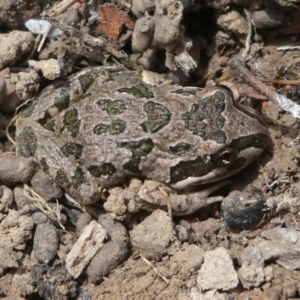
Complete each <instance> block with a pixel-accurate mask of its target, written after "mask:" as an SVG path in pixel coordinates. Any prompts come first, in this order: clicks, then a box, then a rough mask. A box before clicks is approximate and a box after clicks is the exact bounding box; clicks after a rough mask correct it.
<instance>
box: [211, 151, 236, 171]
mask: <svg viewBox="0 0 300 300" xmlns="http://www.w3.org/2000/svg"><path fill="white" fill-rule="evenodd" d="M237 154H238V153H237V149H236V148H233V147H226V148H225V149H223V150H222V151H221V152H219V153H216V154H214V155H212V156H211V157H210V164H211V166H212V168H213V169H215V168H218V167H224V166H227V165H228V164H231V163H232V162H233V161H234V160H235V159H236V157H237Z"/></svg>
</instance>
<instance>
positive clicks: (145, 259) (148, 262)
mask: <svg viewBox="0 0 300 300" xmlns="http://www.w3.org/2000/svg"><path fill="white" fill-rule="evenodd" d="M140 257H141V258H142V260H143V261H144V262H145V263H146V264H147V265H148V266H150V267H152V268H153V270H154V272H155V273H156V274H157V276H158V277H160V278H161V279H162V280H163V281H164V282H165V283H166V284H169V282H170V281H169V280H168V279H167V278H166V277H165V276H163V275H161V274H160V273H159V272H158V271H157V268H156V267H155V266H154V265H153V264H152V263H151V262H150V261H149V260H148V259H147V258H146V257H145V256H143V255H141V254H140Z"/></svg>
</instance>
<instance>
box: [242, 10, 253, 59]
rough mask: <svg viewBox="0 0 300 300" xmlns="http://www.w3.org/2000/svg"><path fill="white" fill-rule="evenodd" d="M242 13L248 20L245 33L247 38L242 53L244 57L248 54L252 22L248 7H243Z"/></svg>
mask: <svg viewBox="0 0 300 300" xmlns="http://www.w3.org/2000/svg"><path fill="white" fill-rule="evenodd" d="M244 13H245V15H246V17H247V21H248V33H247V38H246V41H245V50H244V51H243V53H242V58H246V57H247V56H248V54H249V51H250V45H251V37H252V22H251V15H250V12H249V10H248V9H246V8H245V9H244Z"/></svg>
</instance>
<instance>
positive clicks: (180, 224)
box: [0, 0, 300, 300]
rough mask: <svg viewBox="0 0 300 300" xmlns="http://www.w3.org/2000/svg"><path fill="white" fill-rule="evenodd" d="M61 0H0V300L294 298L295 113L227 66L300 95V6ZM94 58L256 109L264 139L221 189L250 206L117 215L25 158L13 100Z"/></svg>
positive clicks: (298, 244)
mask: <svg viewBox="0 0 300 300" xmlns="http://www.w3.org/2000/svg"><path fill="white" fill-rule="evenodd" d="M58 2H63V3H65V2H67V1H53V0H52V1H51V0H47V1H41V0H34V1H27V0H22V1H15V0H6V1H1V2H0V50H1V51H0V184H1V185H0V236H1V239H0V257H1V261H0V296H1V298H3V299H85V300H86V299H181V300H183V299H191V300H196V299H202V300H204V299H218V300H219V299H220V300H221V299H230V300H233V299H236V300H243V299H253V300H254V299H255V300H258V299H260V300H266V299H268V300H277V299H278V300H279V299H280V300H281V299H299V298H300V232H299V225H298V221H299V220H298V219H299V211H300V180H299V175H298V173H299V172H298V171H299V163H300V160H299V151H300V148H299V147H300V146H299V145H300V141H299V138H298V136H299V130H300V127H299V120H298V118H297V117H294V116H293V115H292V114H291V113H289V112H285V111H283V110H282V109H281V108H279V107H278V106H277V105H275V104H274V103H273V102H271V101H268V100H270V99H268V98H269V97H266V95H265V94H263V93H259V92H258V91H257V90H255V89H254V87H253V86H251V85H250V83H249V82H245V81H244V80H242V79H241V77H239V76H236V74H234V73H232V71H231V69H230V68H229V63H228V62H229V60H230V59H232V58H239V59H241V60H242V62H243V64H245V65H246V66H247V68H248V69H249V70H251V72H252V73H253V74H254V75H255V76H256V77H257V79H258V80H259V81H261V82H265V83H267V84H269V85H270V86H273V87H274V88H276V89H277V91H278V93H280V94H284V95H286V96H288V97H289V98H291V99H292V100H293V101H295V102H296V103H297V101H298V102H299V95H298V94H299V87H298V85H299V84H300V80H299V76H300V67H299V66H298V65H297V63H300V54H299V53H300V52H299V49H300V41H299V34H300V27H299V21H298V20H299V11H298V9H299V7H300V1H298V0H286V1H283V0H254V1H249V0H218V1H207V0H194V1H193V0H185V1H183V0H182V1H178V0H161V1H158V0H157V1H155V0H152V1H151V0H148V1H147V0H143V1H141V0H132V1H130V0H116V1H89V2H87V1H84V0H82V1H77V2H76V1H73V3H71V4H70V6H67V8H66V9H65V10H64V9H62V10H60V7H57V6H56V5H57V4H58ZM69 2H70V1H69ZM47 21H49V22H50V23H51V24H52V27H51V29H50V27H49V23H47ZM46 31H49V32H48V35H47V38H46V39H45V41H43V42H41V40H42V36H43V35H45V32H46ZM98 65H103V66H105V67H107V68H114V67H115V66H116V65H118V66H120V65H124V66H125V67H126V68H128V69H130V70H139V69H141V68H142V69H146V70H151V71H154V72H158V73H160V74H164V76H165V78H168V79H169V80H172V81H173V82H176V83H179V84H181V85H188V86H199V87H205V86H208V85H216V84H219V83H220V82H222V83H223V84H226V85H227V86H230V87H231V88H232V89H233V91H234V92H235V94H236V95H239V96H240V100H239V101H242V102H244V103H246V104H248V105H250V106H253V107H254V108H256V109H257V110H258V111H259V114H260V115H261V117H262V118H263V120H264V121H265V123H266V124H267V125H268V127H269V131H270V143H269V146H268V148H267V149H266V151H265V152H264V153H263V154H262V155H261V156H260V157H259V158H258V159H257V160H256V161H255V162H254V163H252V164H251V165H250V166H248V167H247V168H246V169H244V170H243V171H241V172H239V173H238V174H237V175H234V176H233V177H231V178H230V180H231V185H230V187H225V188H223V189H222V190H220V191H219V192H218V193H219V194H220V195H222V196H224V197H225V196H227V195H228V194H229V192H230V191H234V190H237V191H240V192H243V193H244V194H245V195H246V197H249V198H250V199H251V201H248V202H247V203H248V204H249V203H250V205H248V204H247V206H246V207H242V208H239V207H238V205H236V204H235V203H236V201H235V200H236V199H237V198H236V197H237V196H236V195H237V194H234V193H230V194H229V196H228V197H227V198H226V199H227V200H228V199H229V200H228V201H231V202H232V201H233V203H234V205H233V212H232V211H231V212H232V214H230V216H229V218H227V217H226V216H228V215H226V211H228V208H226V207H224V206H221V204H219V203H217V204H212V205H210V206H208V207H206V208H203V209H201V210H199V211H197V212H196V213H194V214H192V215H189V216H181V217H173V218H172V219H171V218H170V216H169V214H168V212H167V211H163V210H155V211H153V212H146V211H142V210H141V211H139V212H138V213H136V214H131V213H128V211H126V208H125V211H126V213H125V214H124V216H123V217H117V215H116V214H113V213H111V212H110V213H108V212H107V211H105V205H103V203H100V204H99V205H97V206H96V207H93V208H88V207H85V208H82V207H80V206H79V205H78V204H77V203H74V202H73V201H72V200H70V199H68V198H67V197H66V196H65V195H64V193H63V191H62V190H61V188H60V187H59V186H58V185H57V184H56V183H55V182H54V181H52V180H51V178H50V177H49V176H48V175H47V174H46V173H44V172H42V171H39V170H37V167H36V164H35V162H34V161H33V160H31V159H26V158H21V157H17V156H16V154H15V146H14V142H13V141H14V130H15V129H14V126H13V117H14V115H15V113H16V109H17V107H19V106H20V105H23V106H24V105H26V104H27V102H28V101H30V99H33V98H34V97H36V96H37V95H38V93H39V92H40V91H41V90H42V89H43V88H45V87H46V86H48V85H49V84H52V83H53V82H54V81H57V80H61V81H65V80H66V78H67V76H70V75H71V74H74V73H75V72H76V71H78V70H81V69H82V68H84V67H89V66H98ZM289 66H292V67H291V68H288V67H289ZM291 80H292V81H293V82H291ZM298 81H299V82H298ZM9 124H10V126H8V125H9ZM7 126H8V127H7ZM124 191H127V190H126V186H122V187H116V188H115V189H114V190H112V191H111V195H112V196H111V197H114V198H115V199H119V198H118V197H119V195H120V193H124ZM253 191H254V192H253ZM252 194H253V195H252ZM128 197H130V195H129V194H128ZM239 199H241V198H239ZM246 199H248V198H246ZM253 199H254V201H253ZM253 203H254V204H253ZM121 208H122V207H121V206H118V207H117V208H115V209H116V210H118V209H121ZM298 208H299V209H298ZM229 210H230V209H229ZM245 224H246V225H245Z"/></svg>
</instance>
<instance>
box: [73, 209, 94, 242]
mask: <svg viewBox="0 0 300 300" xmlns="http://www.w3.org/2000/svg"><path fill="white" fill-rule="evenodd" d="M91 221H92V216H91V215H90V214H89V213H87V212H84V213H82V214H81V215H80V216H79V217H78V219H77V222H76V235H77V236H78V237H79V236H80V235H81V234H82V231H83V230H84V228H85V227H86V226H87V225H89V224H90V222H91Z"/></svg>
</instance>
